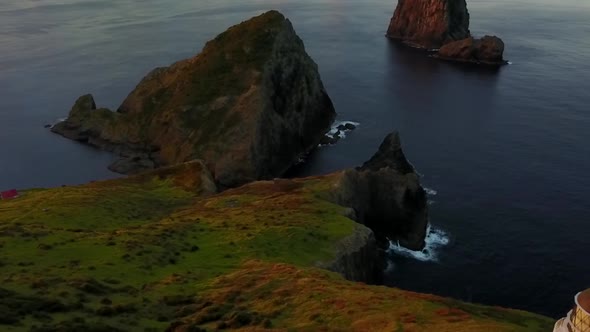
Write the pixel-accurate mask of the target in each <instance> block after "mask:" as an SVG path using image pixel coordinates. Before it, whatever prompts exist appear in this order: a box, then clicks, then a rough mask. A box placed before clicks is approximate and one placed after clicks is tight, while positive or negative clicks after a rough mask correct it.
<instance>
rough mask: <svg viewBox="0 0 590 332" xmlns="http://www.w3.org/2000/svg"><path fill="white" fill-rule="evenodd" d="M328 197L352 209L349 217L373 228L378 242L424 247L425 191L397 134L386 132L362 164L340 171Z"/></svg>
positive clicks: (426, 205)
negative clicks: (380, 142)
mask: <svg viewBox="0 0 590 332" xmlns="http://www.w3.org/2000/svg"><path fill="white" fill-rule="evenodd" d="M332 200H333V201H334V202H335V203H337V204H339V205H342V206H346V207H350V208H352V209H353V210H354V213H353V214H351V215H352V217H353V218H354V219H355V220H356V221H357V222H359V223H361V224H363V225H365V226H367V227H369V228H370V229H371V230H373V232H374V233H375V236H376V238H377V240H378V241H380V242H384V241H386V240H392V241H399V243H400V244H401V245H402V246H404V247H407V248H409V249H412V250H421V249H422V248H423V247H424V239H425V237H426V229H427V226H428V204H427V197H426V192H425V191H424V189H423V188H422V186H421V185H420V180H419V176H418V174H417V173H416V172H415V170H414V167H413V166H412V165H411V164H410V163H409V162H408V161H407V159H406V157H405V156H404V153H403V151H402V148H401V143H400V139H399V134H398V133H391V134H389V135H388V136H387V137H386V138H385V140H384V141H383V143H382V144H381V146H380V147H379V151H377V153H376V154H375V155H374V156H373V157H372V158H371V159H370V160H369V161H367V162H366V163H365V164H364V165H363V166H361V167H358V168H355V169H350V170H346V171H344V172H343V174H342V176H341V177H340V179H339V181H338V183H337V185H335V186H334V188H333V190H332Z"/></svg>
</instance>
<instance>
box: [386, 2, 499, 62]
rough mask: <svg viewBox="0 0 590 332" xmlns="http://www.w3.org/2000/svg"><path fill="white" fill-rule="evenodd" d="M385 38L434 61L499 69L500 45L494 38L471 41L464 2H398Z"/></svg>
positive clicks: (486, 37)
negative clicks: (429, 53) (431, 53)
mask: <svg viewBox="0 0 590 332" xmlns="http://www.w3.org/2000/svg"><path fill="white" fill-rule="evenodd" d="M387 36H388V37H390V38H393V39H397V40H401V41H402V42H404V43H406V44H408V45H411V46H413V47H418V48H422V49H427V50H436V51H437V53H436V54H435V55H434V57H436V58H440V59H445V60H453V61H459V62H471V63H477V64H488V65H501V64H506V63H507V62H506V61H505V60H504V42H503V41H502V40H501V39H500V38H498V37H496V36H485V37H483V38H481V39H475V38H473V37H472V36H471V33H470V32H469V11H468V10H467V3H466V2H465V0H399V1H398V4H397V7H396V9H395V13H394V14H393V17H392V19H391V22H390V23H389V29H388V30H387Z"/></svg>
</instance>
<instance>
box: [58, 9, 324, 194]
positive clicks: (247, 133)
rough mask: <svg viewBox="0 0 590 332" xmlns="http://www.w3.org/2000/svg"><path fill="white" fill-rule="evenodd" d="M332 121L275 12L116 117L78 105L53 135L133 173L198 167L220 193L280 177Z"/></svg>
mask: <svg viewBox="0 0 590 332" xmlns="http://www.w3.org/2000/svg"><path fill="white" fill-rule="evenodd" d="M334 118H335V110H334V107H333V105H332V102H331V100H330V98H329V97H328V95H327V93H326V90H325V88H324V86H323V84H322V81H321V79H320V75H319V73H318V69H317V65H316V64H315V62H314V61H313V60H312V59H311V58H310V57H309V56H308V55H307V53H306V52H305V47H304V45H303V42H302V41H301V39H300V38H299V37H298V36H297V34H296V33H295V31H294V29H293V26H292V25H291V22H290V21H289V20H287V19H286V18H285V17H284V16H283V15H282V14H280V13H279V12H277V11H270V12H267V13H265V14H263V15H260V16H257V17H254V18H252V19H250V20H248V21H246V22H243V23H241V24H238V25H236V26H234V27H231V28H230V29H228V30H227V31H226V32H224V33H222V34H220V35H219V36H217V37H216V38H215V39H213V40H211V41H210V42H208V43H207V45H206V46H205V47H204V49H203V51H202V52H201V53H200V54H199V55H197V56H195V57H193V58H190V59H186V60H182V61H179V62H177V63H175V64H173V65H171V66H169V67H163V68H157V69H155V70H153V71H152V72H151V73H149V74H148V75H147V76H146V77H145V78H144V79H143V80H142V81H141V82H140V83H139V84H138V85H137V87H136V88H135V90H133V91H132V92H131V93H130V94H129V96H128V97H127V98H126V99H125V101H124V102H123V103H122V105H121V106H120V107H119V109H118V110H117V112H111V111H109V110H107V109H96V104H95V102H94V100H93V98H92V96H91V95H87V96H83V97H81V98H80V99H79V100H78V101H77V102H76V104H75V105H74V107H73V108H72V110H71V112H70V114H69V117H68V119H67V120H66V121H64V122H62V123H59V124H57V125H55V126H54V127H53V128H52V130H53V131H54V132H56V133H59V134H61V135H63V136H65V137H68V138H72V139H75V140H78V141H81V142H86V143H89V144H92V145H95V146H97V147H99V148H102V149H106V150H110V151H113V152H115V153H118V154H119V155H121V156H122V159H121V160H120V161H118V162H116V163H114V164H113V165H111V169H113V170H115V171H118V172H121V173H127V174H129V173H134V172H137V171H140V170H143V169H150V168H155V167H160V166H165V165H172V164H177V163H181V162H185V161H189V160H194V159H202V160H204V161H205V163H206V164H207V166H208V167H209V168H210V170H211V172H212V173H213V175H214V177H215V180H216V181H217V182H218V183H219V184H220V185H221V186H222V187H230V186H237V185H240V184H243V183H246V182H250V181H253V180H257V179H266V178H273V177H277V176H280V175H282V174H283V173H284V172H285V171H286V170H287V169H288V168H289V167H290V166H292V165H293V164H294V163H295V162H297V160H298V159H299V157H300V156H301V155H302V154H305V153H307V152H309V151H310V150H311V149H313V148H315V147H316V146H317V145H318V143H319V142H320V140H321V139H322V137H323V135H324V133H325V132H326V131H327V130H328V128H329V127H330V124H331V123H332V122H333V120H334Z"/></svg>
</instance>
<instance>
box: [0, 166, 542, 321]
mask: <svg viewBox="0 0 590 332" xmlns="http://www.w3.org/2000/svg"><path fill="white" fill-rule="evenodd" d="M340 174H341V173H336V174H333V175H329V176H325V177H317V178H308V179H301V180H293V181H291V180H277V181H267V182H256V183H252V184H250V185H247V186H244V187H240V188H237V189H233V190H229V191H226V192H224V193H222V194H214V193H213V191H214V190H215V187H214V185H213V182H212V179H211V177H210V176H209V175H208V173H207V172H206V171H205V170H204V166H203V165H202V164H200V163H189V164H184V165H180V166H176V167H173V168H168V169H162V170H159V171H156V172H152V173H147V174H144V175H140V176H134V177H130V178H127V179H118V180H111V181H104V182H95V183H90V184H87V185H83V186H77V187H62V188H54V189H44V190H30V191H26V192H25V193H24V194H23V196H21V197H20V198H18V199H16V200H11V201H0V279H1V280H2V282H1V284H0V330H2V331H27V330H37V331H55V330H59V331H81V330H86V331H116V330H124V331H162V330H165V329H167V328H169V329H170V330H175V331H198V328H203V329H207V330H215V329H217V328H230V329H238V328H240V329H242V330H245V331H246V330H251V331H253V330H263V329H276V330H285V329H287V328H289V329H294V330H308V331H317V330H357V331H367V330H378V331H379V330H381V331H421V330H430V331H434V330H436V331H462V330H465V331H468V330H469V331H545V330H547V329H549V327H550V324H551V322H550V321H549V320H548V319H546V318H544V317H540V316H536V315H532V314H529V313H525V312H520V311H513V310H506V309H500V308H490V307H483V306H477V305H471V304H465V303H461V302H457V301H452V300H448V299H443V298H439V297H435V296H430V295H421V294H415V293H411V292H405V291H401V290H397V289H388V288H385V287H375V286H367V285H364V284H360V283H353V282H349V281H346V280H344V279H343V278H341V277H340V276H339V275H337V274H335V273H332V272H328V271H325V270H321V269H318V268H316V267H314V266H317V265H318V263H319V262H327V261H330V260H331V259H333V257H334V256H335V254H336V252H335V251H336V248H337V246H336V243H338V241H339V240H341V239H343V238H345V237H347V236H348V235H350V234H351V233H353V232H354V231H355V229H356V228H357V227H362V226H359V225H357V224H356V223H355V222H353V221H352V220H350V219H348V218H347V217H345V216H344V215H345V214H346V213H347V209H346V208H344V207H341V206H338V205H335V204H333V203H330V202H328V201H327V200H325V199H324V198H326V197H327V192H328V191H329V190H330V188H331V187H332V186H333V184H334V183H335V181H336V180H337V178H338V177H339V176H340Z"/></svg>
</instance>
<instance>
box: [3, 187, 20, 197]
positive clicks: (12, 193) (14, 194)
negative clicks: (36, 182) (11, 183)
mask: <svg viewBox="0 0 590 332" xmlns="http://www.w3.org/2000/svg"><path fill="white" fill-rule="evenodd" d="M0 196H1V197H2V199H11V198H16V197H18V191H16V189H12V190H8V191H3V192H2V193H0Z"/></svg>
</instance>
